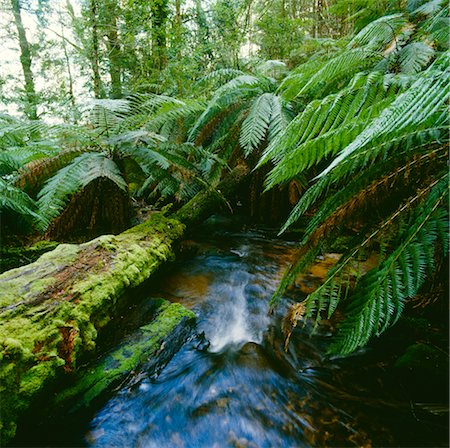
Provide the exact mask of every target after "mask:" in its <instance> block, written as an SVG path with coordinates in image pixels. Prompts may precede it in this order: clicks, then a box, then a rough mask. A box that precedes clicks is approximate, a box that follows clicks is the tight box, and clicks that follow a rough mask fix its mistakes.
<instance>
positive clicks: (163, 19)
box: [150, 0, 169, 70]
mask: <svg viewBox="0 0 450 448" xmlns="http://www.w3.org/2000/svg"><path fill="white" fill-rule="evenodd" d="M150 8H151V12H152V53H153V57H154V58H155V62H156V67H157V68H158V70H162V69H163V68H164V67H165V66H166V65H167V36H166V24H167V17H168V15H169V9H168V6H167V0H152V1H151V3H150Z"/></svg>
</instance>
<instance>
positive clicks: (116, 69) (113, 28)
mask: <svg viewBox="0 0 450 448" xmlns="http://www.w3.org/2000/svg"><path fill="white" fill-rule="evenodd" d="M117 9H118V7H117V2H116V1H115V0H110V1H108V2H107V4H106V15H105V27H106V29H107V33H106V39H107V46H108V56H109V75H110V77H111V97H112V98H121V97H122V70H121V62H122V61H121V46H120V40H119V33H118V29H117V15H118V11H117ZM107 21H108V22H109V23H108V22H107Z"/></svg>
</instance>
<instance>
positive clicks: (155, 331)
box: [56, 301, 195, 409]
mask: <svg viewBox="0 0 450 448" xmlns="http://www.w3.org/2000/svg"><path fill="white" fill-rule="evenodd" d="M194 320H195V315H194V313H192V311H189V310H187V309H186V308H184V307H183V306H181V305H180V304H178V303H173V304H170V303H169V302H166V301H162V302H161V305H160V307H159V310H158V315H157V316H156V318H155V319H154V320H153V321H152V322H151V323H150V324H148V325H145V326H143V327H141V328H140V329H139V330H138V331H137V332H135V333H134V334H133V335H132V336H130V337H129V338H128V339H127V340H126V341H125V342H124V343H122V344H121V345H120V346H119V347H118V348H116V349H115V350H114V351H112V352H110V353H109V354H107V355H106V356H105V357H103V358H102V359H101V360H100V361H99V362H98V363H97V365H96V366H95V367H93V368H91V369H88V370H87V371H82V372H80V373H79V374H78V378H79V379H78V381H77V382H76V384H75V386H73V387H72V388H70V389H67V390H66V391H64V392H63V393H61V394H59V396H58V398H57V400H56V405H57V406H61V405H63V404H65V403H66V402H70V401H76V405H75V406H74V408H75V409H77V408H80V407H87V406H89V405H90V404H91V402H92V400H94V399H96V398H98V397H100V396H101V395H102V394H103V393H104V392H105V391H107V390H110V389H111V388H112V387H114V385H115V384H117V383H118V382H120V381H121V380H123V379H124V377H126V375H127V374H128V373H129V372H131V371H132V370H134V369H136V368H137V367H138V366H139V364H141V363H143V362H145V361H147V360H149V359H150V358H152V357H157V356H161V352H160V351H161V349H162V344H163V342H164V341H165V340H167V339H168V338H169V337H170V336H171V334H172V333H173V332H174V331H175V330H176V328H177V327H179V326H180V325H186V324H187V325H190V324H191V323H192V322H193V321H194ZM183 342H184V338H182V340H179V341H178V344H179V345H181V344H182V343H183ZM171 349H172V350H173V347H172V348H171ZM176 349H178V347H177V348H176Z"/></svg>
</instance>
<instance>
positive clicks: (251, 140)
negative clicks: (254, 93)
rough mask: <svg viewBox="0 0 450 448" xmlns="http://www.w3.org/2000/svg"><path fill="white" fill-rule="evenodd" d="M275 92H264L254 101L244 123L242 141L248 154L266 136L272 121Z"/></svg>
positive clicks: (241, 134)
mask: <svg viewBox="0 0 450 448" xmlns="http://www.w3.org/2000/svg"><path fill="white" fill-rule="evenodd" d="M273 96H274V94H273V93H264V94H262V95H261V96H259V97H258V98H256V100H255V101H254V102H253V104H252V106H251V108H250V111H249V113H248V116H247V118H246V119H245V120H244V122H243V123H242V128H241V133H240V143H241V146H242V148H243V149H244V153H245V155H246V156H248V155H249V154H250V153H251V152H252V151H253V150H254V149H255V148H257V147H258V146H259V145H260V144H261V143H262V142H263V140H264V139H265V138H266V135H267V131H268V129H269V126H270V122H271V120H270V119H271V115H272V97H273Z"/></svg>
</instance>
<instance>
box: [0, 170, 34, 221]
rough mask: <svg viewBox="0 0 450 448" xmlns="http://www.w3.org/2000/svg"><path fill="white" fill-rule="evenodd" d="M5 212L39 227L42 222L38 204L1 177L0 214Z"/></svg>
mask: <svg viewBox="0 0 450 448" xmlns="http://www.w3.org/2000/svg"><path fill="white" fill-rule="evenodd" d="M5 210H6V211H9V212H13V213H15V214H17V215H19V216H21V217H22V218H24V219H25V220H28V221H29V222H34V223H36V224H37V225H40V223H41V222H42V217H41V215H40V213H39V210H38V207H37V205H36V202H35V201H34V200H33V199H31V198H30V196H28V195H27V194H26V193H25V192H23V191H22V190H20V189H19V188H17V187H15V186H14V185H11V183H9V182H8V181H6V180H4V179H2V178H1V177H0V212H1V211H5Z"/></svg>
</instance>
